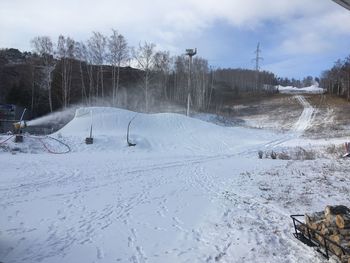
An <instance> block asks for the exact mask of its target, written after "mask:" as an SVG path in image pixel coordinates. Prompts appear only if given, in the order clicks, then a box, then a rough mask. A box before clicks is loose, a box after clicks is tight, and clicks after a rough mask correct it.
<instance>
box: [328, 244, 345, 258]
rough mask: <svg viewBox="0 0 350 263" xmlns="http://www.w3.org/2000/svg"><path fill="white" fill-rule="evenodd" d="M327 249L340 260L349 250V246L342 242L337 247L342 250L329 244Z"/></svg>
mask: <svg viewBox="0 0 350 263" xmlns="http://www.w3.org/2000/svg"><path fill="white" fill-rule="evenodd" d="M328 246H329V249H330V250H331V251H332V252H333V253H334V254H335V255H336V256H337V257H339V258H341V257H342V256H343V255H344V253H346V252H347V250H348V249H349V248H350V244H349V242H347V241H343V242H341V243H340V244H339V246H341V247H342V248H344V250H343V249H342V248H340V247H338V246H336V245H334V244H329V245H328Z"/></svg>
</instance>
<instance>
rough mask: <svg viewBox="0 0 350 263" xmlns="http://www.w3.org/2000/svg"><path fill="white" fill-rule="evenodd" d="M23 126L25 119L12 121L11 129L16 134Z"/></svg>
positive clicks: (25, 125) (25, 124) (24, 125)
mask: <svg viewBox="0 0 350 263" xmlns="http://www.w3.org/2000/svg"><path fill="white" fill-rule="evenodd" d="M25 127H27V123H26V122H25V121H19V122H15V123H13V129H14V131H15V133H16V134H17V133H20V131H21V129H24V128H25Z"/></svg>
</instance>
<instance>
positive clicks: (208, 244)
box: [0, 99, 348, 263]
mask: <svg viewBox="0 0 350 263" xmlns="http://www.w3.org/2000/svg"><path fill="white" fill-rule="evenodd" d="M300 101H302V99H300ZM304 105H306V104H304ZM306 108H307V107H306ZM135 114H136V113H134V112H130V111H126V110H121V109H114V108H81V109H79V110H77V112H76V115H75V117H74V119H73V120H72V121H71V122H70V123H68V124H67V125H66V126H65V127H64V128H62V129H61V130H60V131H58V132H57V133H56V134H54V135H53V136H55V137H56V138H59V139H60V140H63V141H64V142H65V143H68V144H69V145H70V146H71V148H72V152H71V153H69V154H65V155H49V154H47V153H46V152H45V151H44V150H42V149H40V147H38V148H36V149H35V152H33V153H28V154H21V153H18V154H16V155H10V154H8V153H0V164H1V166H2V175H1V176H0V207H1V211H2V215H1V217H0V261H2V262H4V263H14V262H29V263H30V262H48V263H54V262H55V263H56V262H57V263H58V262H67V263H70V262H72V263H74V262H106V263H107V262H322V258H320V257H319V256H318V255H317V254H316V253H315V252H313V251H312V250H311V251H310V250H308V248H306V247H304V246H303V245H300V244H299V243H298V241H296V240H295V239H293V237H292V235H291V231H292V226H291V224H290V223H291V222H290V219H289V214H291V213H295V212H303V210H305V209H308V208H312V209H313V210H316V211H317V210H319V209H320V207H322V206H323V205H324V201H325V200H326V198H327V197H326V196H323V195H321V196H319V195H318V193H319V192H320V191H319V189H322V187H326V186H325V185H324V184H323V183H322V182H319V183H318V184H317V190H316V189H314V185H313V184H310V179H311V175H312V173H311V175H310V177H309V178H305V176H301V172H300V171H299V169H298V168H297V167H295V166H293V165H291V164H288V165H287V163H286V162H285V161H279V160H270V159H264V160H259V159H258V158H257V151H258V150H259V149H265V148H266V149H267V148H269V147H273V146H274V144H273V143H271V142H273V141H279V142H281V141H283V140H285V139H286V137H285V135H284V134H277V133H272V132H271V131H264V130H261V129H247V128H240V127H221V126H217V125H214V124H211V123H207V122H203V121H200V120H197V119H193V118H188V117H185V116H182V115H177V114H169V113H167V114H137V116H136V118H135V119H134V121H133V122H132V125H131V135H130V138H131V140H132V141H133V142H135V143H136V144H137V145H136V147H127V144H126V138H125V137H126V127H127V124H128V122H129V121H130V120H131V119H132V118H133V117H134V116H135ZM305 115H306V114H305ZM304 118H305V119H304ZM302 119H304V122H307V121H311V119H310V118H306V117H303V118H302ZM304 122H302V121H301V122H300V123H303V124H300V127H306V126H305V123H304ZM91 123H92V125H93V137H94V144H93V145H85V144H84V139H85V137H87V136H88V135H89V131H90V127H91ZM301 130H302V129H301V128H300V129H298V131H301ZM27 143H30V145H29V146H31V147H32V146H34V144H35V142H34V141H30V140H29V142H27ZM25 144H26V142H25ZM25 144H24V146H23V147H29V146H28V145H25ZM50 146H51V147H53V148H55V147H58V146H55V144H51V145H50ZM286 165H287V166H286ZM305 166H306V168H303V169H302V170H303V171H305V170H307V169H308V168H307V167H308V165H307V164H306V165H305ZM312 172H313V171H312ZM312 176H313V175H312ZM314 176H315V178H317V175H314ZM270 178H271V180H270ZM311 181H312V180H311ZM337 181H338V180H335V182H334V183H335V184H337ZM299 186H303V187H308V189H310V193H311V194H310V193H309V194H308V195H305V196H304V190H303V189H304V188H298V187H299ZM308 191H309V190H308ZM321 193H322V191H321ZM344 195H345V194H344ZM342 198H344V196H343V195H341V194H338V195H336V196H335V197H334V198H333V199H332V200H333V201H334V202H336V201H338V200H339V199H342ZM346 198H348V197H346ZM300 209H301V211H300Z"/></svg>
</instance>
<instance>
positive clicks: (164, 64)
mask: <svg viewBox="0 0 350 263" xmlns="http://www.w3.org/2000/svg"><path fill="white" fill-rule="evenodd" d="M154 61H155V66H154V68H155V70H156V72H157V73H158V80H159V86H160V88H161V90H162V92H163V95H164V98H165V99H166V100H168V99H169V97H168V87H167V83H168V79H169V75H170V66H171V58H170V53H169V51H158V52H157V53H156V54H155V55H154Z"/></svg>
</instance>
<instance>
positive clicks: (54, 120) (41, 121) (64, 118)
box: [27, 107, 76, 126]
mask: <svg viewBox="0 0 350 263" xmlns="http://www.w3.org/2000/svg"><path fill="white" fill-rule="evenodd" d="M75 108H76V107H71V108H67V109H64V110H62V111H56V112H53V113H50V114H48V115H45V116H43V117H40V118H37V119H34V120H30V121H28V122H27V126H40V125H48V124H64V123H67V122H69V121H70V120H71V119H72V118H73V116H74V112H75Z"/></svg>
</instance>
